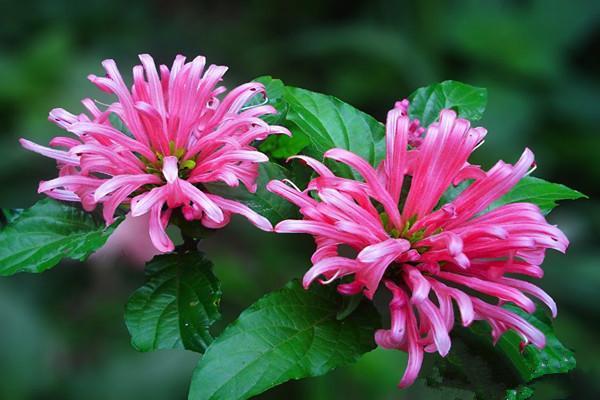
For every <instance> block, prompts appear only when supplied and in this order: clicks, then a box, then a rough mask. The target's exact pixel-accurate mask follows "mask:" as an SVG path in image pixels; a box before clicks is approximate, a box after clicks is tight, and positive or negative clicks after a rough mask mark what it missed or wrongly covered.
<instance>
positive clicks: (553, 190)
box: [493, 176, 587, 214]
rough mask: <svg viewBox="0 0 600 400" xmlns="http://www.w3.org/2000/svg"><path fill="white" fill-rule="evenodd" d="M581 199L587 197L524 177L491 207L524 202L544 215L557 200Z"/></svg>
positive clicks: (574, 191)
mask: <svg viewBox="0 0 600 400" xmlns="http://www.w3.org/2000/svg"><path fill="white" fill-rule="evenodd" d="M583 197H587V196H586V195H584V194H583V193H580V192H578V191H576V190H573V189H570V188H568V187H566V186H565V185H561V184H559V183H551V182H548V181H545V180H543V179H540V178H535V177H533V176H526V177H525V178H523V179H521V181H520V182H519V183H517V185H516V186H515V187H514V188H513V189H512V190H511V191H510V192H508V193H507V194H506V195H504V196H503V197H502V198H501V199H499V200H498V201H497V202H495V203H494V204H493V206H499V205H502V204H507V203H516V202H521V201H525V202H528V203H533V204H536V205H538V206H539V207H540V209H541V210H542V212H543V213H544V214H548V213H549V212H550V211H552V209H553V208H554V207H556V206H557V205H558V203H557V201H559V200H576V199H580V198H583Z"/></svg>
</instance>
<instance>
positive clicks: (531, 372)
mask: <svg viewBox="0 0 600 400" xmlns="http://www.w3.org/2000/svg"><path fill="white" fill-rule="evenodd" d="M505 307H506V308H508V309H510V311H512V312H514V313H515V314H518V315H520V316H521V317H523V318H524V319H525V320H527V321H528V322H529V323H531V324H532V325H533V326H535V327H536V328H538V329H539V330H540V331H542V332H543V333H544V335H545V336H546V347H544V348H543V349H538V348H536V347H535V346H531V345H529V346H527V347H525V349H524V350H523V352H521V351H520V349H519V343H520V341H521V338H520V336H518V335H517V334H516V333H515V332H512V331H511V332H507V333H506V334H504V335H503V336H502V337H501V338H500V340H499V341H498V344H497V346H498V347H499V348H500V350H502V352H503V353H504V354H505V355H506V356H507V357H508V358H509V359H510V360H511V363H512V365H514V367H515V368H516V370H517V371H518V373H519V375H520V376H521V378H522V379H523V381H525V382H529V381H531V380H532V379H535V378H539V377H541V376H544V375H548V374H561V373H566V372H569V371H570V370H572V369H573V368H575V364H576V362H575V355H574V354H573V352H572V351H571V350H569V349H568V348H567V347H565V345H563V344H562V343H561V342H560V340H559V339H558V338H557V337H556V334H555V333H554V329H553V328H552V321H551V320H550V318H548V316H546V314H545V313H544V311H543V310H538V311H536V312H535V313H534V314H527V313H525V312H523V311H522V310H521V309H519V308H518V307H515V306H512V305H506V306H505Z"/></svg>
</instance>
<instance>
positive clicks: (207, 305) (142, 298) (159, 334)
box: [125, 252, 221, 353]
mask: <svg viewBox="0 0 600 400" xmlns="http://www.w3.org/2000/svg"><path fill="white" fill-rule="evenodd" d="M146 277H147V280H146V283H145V284H144V286H142V287H141V288H139V289H138V290H136V291H135V292H134V293H133V295H132V296H131V298H130V299H129V302H128V303H127V307H126V310H125V322H126V324H127V329H128V330H129V333H130V334H131V344H132V346H133V347H134V348H136V349H137V350H139V351H151V350H157V349H176V348H184V349H188V350H193V351H197V352H199V353H202V352H204V350H206V348H207V347H208V345H209V344H210V343H211V342H212V340H213V337H212V335H211V334H210V331H209V328H210V327H211V325H212V324H213V323H214V322H215V321H216V320H217V319H219V317H220V313H219V301H220V299H221V290H220V285H219V282H218V281H217V278H216V277H215V276H214V275H213V273H212V263H211V262H210V261H208V260H206V259H205V258H203V256H202V254H201V253H198V252H189V253H183V254H178V253H172V254H167V255H161V256H158V257H155V258H154V259H153V260H152V261H150V263H148V265H147V266H146Z"/></svg>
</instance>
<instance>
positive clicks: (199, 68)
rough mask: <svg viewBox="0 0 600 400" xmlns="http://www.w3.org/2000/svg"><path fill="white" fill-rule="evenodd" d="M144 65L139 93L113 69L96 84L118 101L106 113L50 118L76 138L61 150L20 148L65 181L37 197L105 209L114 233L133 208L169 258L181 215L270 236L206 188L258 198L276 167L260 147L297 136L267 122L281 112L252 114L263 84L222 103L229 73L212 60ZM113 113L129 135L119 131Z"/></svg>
mask: <svg viewBox="0 0 600 400" xmlns="http://www.w3.org/2000/svg"><path fill="white" fill-rule="evenodd" d="M140 60H141V63H142V65H136V66H135V67H134V68H133V85H132V86H131V89H129V88H128V87H127V85H126V84H125V82H124V81H123V78H122V77H121V75H120V73H119V71H118V69H117V67H116V64H115V62H114V61H113V60H106V61H104V62H103V63H102V65H103V66H104V69H105V70H106V72H107V75H106V76H105V77H98V76H95V75H90V76H89V79H90V81H91V82H92V83H94V84H95V85H96V86H97V87H98V88H100V89H101V90H103V91H105V92H107V93H110V94H114V95H115V96H116V97H117V101H116V102H114V103H112V104H110V105H108V106H107V107H106V109H105V110H104V111H102V110H100V109H99V108H98V107H97V105H96V103H95V102H94V101H92V100H91V99H85V100H83V102H82V103H83V105H84V106H85V108H86V109H87V110H88V112H89V115H86V114H80V115H73V114H71V113H69V112H67V111H65V110H63V109H54V110H52V111H51V112H50V117H49V119H50V120H51V121H53V122H54V123H56V124H57V125H58V126H59V127H61V128H63V129H65V130H66V131H68V132H70V133H72V134H73V135H74V137H63V136H59V137H55V138H54V139H52V140H51V141H50V146H52V147H44V146H40V145H38V144H35V143H32V142H30V141H28V140H25V139H21V144H22V145H23V147H25V148H26V149H28V150H31V151H34V152H36V153H39V154H42V155H44V156H47V157H50V158H54V159H55V160H56V161H57V164H58V169H59V177H58V178H55V179H52V180H50V181H46V182H41V183H40V186H39V190H38V191H39V192H42V193H45V194H46V195H48V196H50V197H53V198H55V199H59V200H65V201H76V202H81V203H82V205H83V207H84V208H85V209H86V210H93V209H94V208H95V206H96V205H97V204H98V203H102V205H103V215H104V219H105V220H106V223H107V224H110V223H112V222H113V220H114V214H115V211H116V209H117V208H118V207H119V206H120V205H122V204H129V205H130V207H131V215H132V216H134V217H136V216H140V215H144V214H148V215H149V216H150V218H149V225H150V228H149V231H150V238H151V239H152V243H153V244H154V246H155V247H156V248H157V249H158V250H160V251H162V252H168V251H171V250H173V242H172V241H171V240H170V239H169V237H168V236H167V234H166V233H165V227H166V225H167V224H168V221H169V218H170V216H171V213H172V212H173V210H174V209H180V210H181V212H182V214H183V216H184V217H185V218H186V219H187V220H200V221H201V222H202V224H204V225H205V226H206V227H209V228H218V227H221V226H224V225H225V224H227V223H228V221H229V219H230V216H231V214H232V213H233V214H241V215H244V216H245V217H247V218H248V219H249V220H250V221H251V222H253V223H254V224H255V225H256V226H258V227H259V228H261V229H263V230H271V229H272V227H271V224H270V223H269V221H268V220H267V219H265V218H264V217H262V216H260V215H258V214H256V213H255V212H254V211H252V210H251V209H249V208H248V207H246V206H245V205H243V204H241V203H238V202H236V201H232V200H228V199H225V198H223V197H221V196H217V195H214V194H211V193H210V192H209V191H208V190H206V188H205V187H204V186H203V185H204V184H206V183H212V182H224V183H225V184H227V185H229V186H238V185H239V183H240V182H241V183H242V184H244V186H245V187H246V188H247V189H248V190H249V191H251V192H252V191H255V190H256V178H257V175H258V164H257V163H260V162H265V161H267V160H268V159H267V156H265V155H264V154H262V153H260V152H258V151H257V150H256V149H255V148H254V147H253V146H252V143H253V142H254V141H255V140H262V139H265V138H266V137H267V136H268V135H271V134H279V133H281V134H286V135H289V134H290V133H289V132H288V131H287V130H286V129H285V128H283V127H280V126H269V125H268V124H266V123H265V122H264V121H263V120H261V119H260V118H259V117H260V116H262V115H265V114H270V113H274V112H275V110H274V108H273V107H271V106H269V105H260V104H259V105H257V106H246V104H248V101H249V100H250V99H253V98H254V97H255V96H256V95H258V94H263V95H264V93H265V89H264V87H263V85H262V84H260V83H256V82H251V83H246V84H244V85H241V86H238V87H236V88H235V89H233V90H232V91H230V92H229V93H227V94H226V95H225V96H220V95H222V94H223V93H225V92H226V90H225V88H224V87H222V86H218V84H219V82H220V81H221V79H222V76H223V75H224V74H225V71H226V70H227V67H222V66H216V65H210V66H208V68H205V64H206V61H205V59H204V57H196V58H195V59H194V60H193V61H191V62H188V63H186V62H185V57H183V56H177V57H176V58H175V61H174V63H173V66H172V67H171V69H169V68H168V67H167V66H165V65H161V66H160V68H159V69H158V70H157V68H156V65H155V63H154V61H153V59H152V57H150V56H149V55H147V54H143V55H140ZM100 104H101V103H100ZM111 114H112V115H113V116H116V117H117V118H118V120H120V123H122V125H123V126H124V129H123V128H122V129H119V128H118V126H115V125H114V124H113V123H112V122H111V120H110V119H109V117H110V116H111Z"/></svg>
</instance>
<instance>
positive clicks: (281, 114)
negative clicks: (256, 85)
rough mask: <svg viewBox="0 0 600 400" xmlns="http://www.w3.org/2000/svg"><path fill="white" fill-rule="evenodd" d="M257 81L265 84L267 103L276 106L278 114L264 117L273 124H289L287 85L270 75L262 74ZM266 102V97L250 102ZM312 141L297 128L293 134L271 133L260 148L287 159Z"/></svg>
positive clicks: (269, 153) (276, 156)
mask: <svg viewBox="0 0 600 400" xmlns="http://www.w3.org/2000/svg"><path fill="white" fill-rule="evenodd" d="M255 81H257V82H260V83H262V84H263V85H265V90H266V92H267V104H270V105H271V106H273V107H275V109H276V110H277V114H270V115H264V116H263V117H262V118H263V119H264V120H265V121H266V122H268V123H269V124H272V125H288V124H287V123H286V121H285V118H286V116H287V111H288V104H287V101H286V100H285V99H284V91H285V85H284V84H283V82H282V81H281V80H280V79H273V78H272V77H270V76H261V77H260V78H256V79H255ZM257 104H264V99H258V97H257V98H254V99H252V102H251V103H250V104H249V105H250V106H252V105H257ZM309 144H310V141H309V140H308V138H307V137H306V135H304V134H303V133H302V132H301V131H299V130H296V131H295V132H294V134H293V135H292V136H287V135H271V136H269V137H268V138H266V139H265V140H264V141H263V142H261V143H260V145H259V150H260V151H262V152H263V153H265V154H268V155H269V157H271V158H275V159H286V158H288V157H290V156H293V155H296V154H298V153H300V151H302V149H304V148H305V147H306V146H308V145H309Z"/></svg>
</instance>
